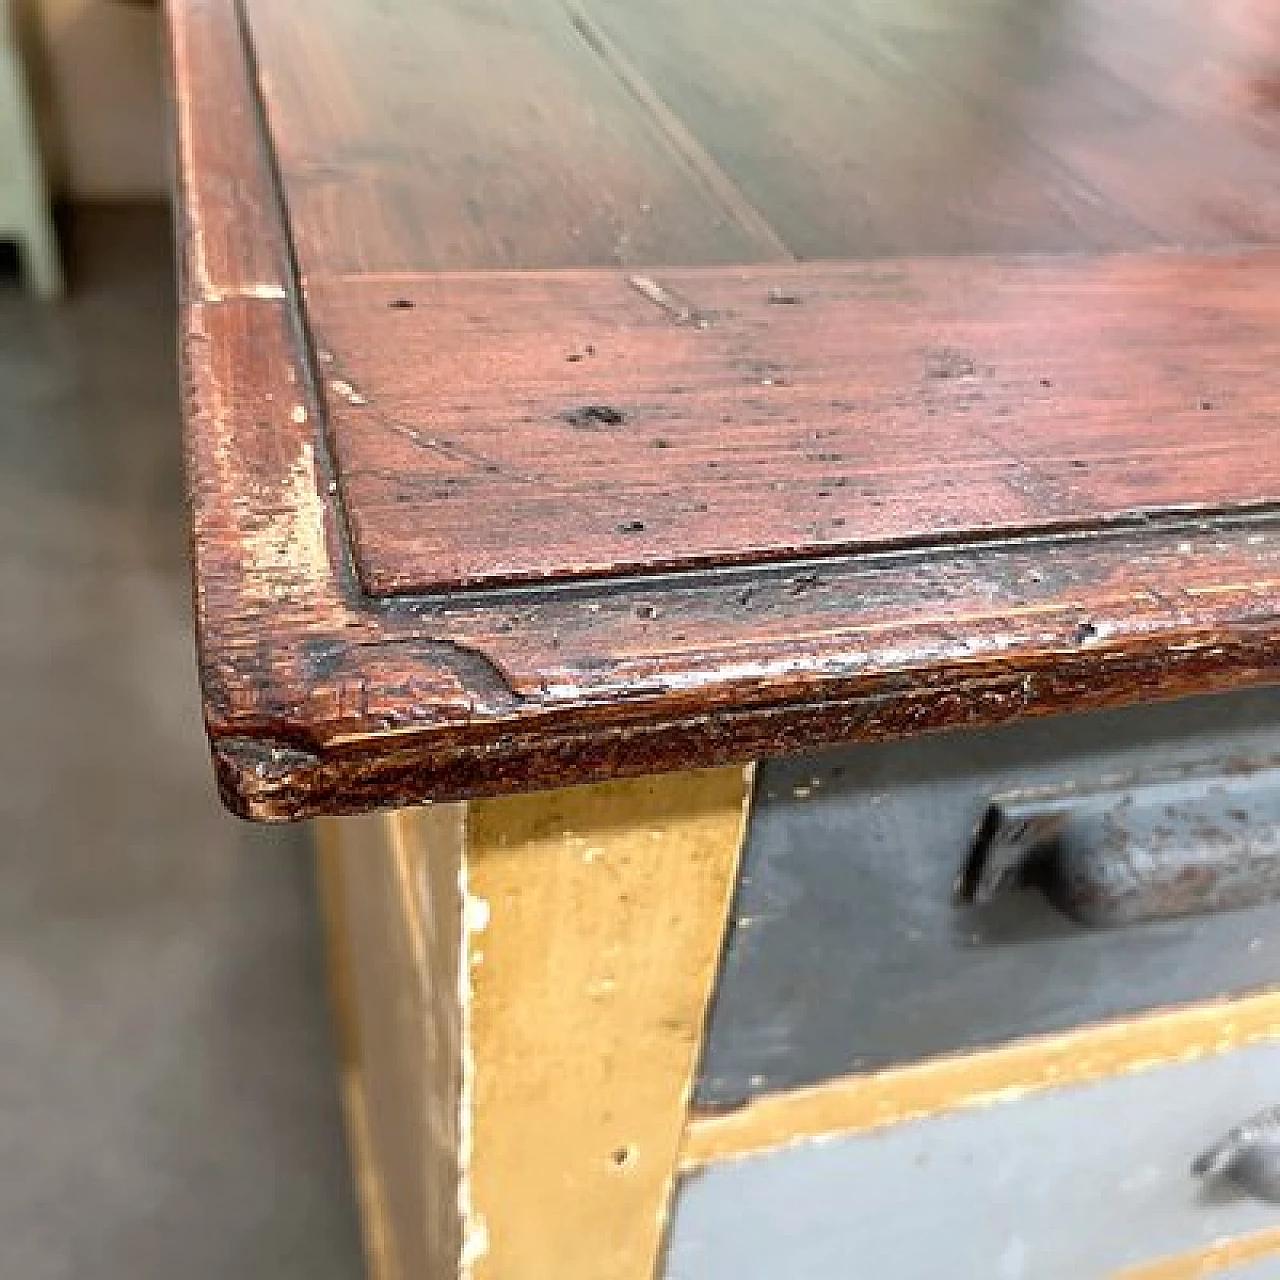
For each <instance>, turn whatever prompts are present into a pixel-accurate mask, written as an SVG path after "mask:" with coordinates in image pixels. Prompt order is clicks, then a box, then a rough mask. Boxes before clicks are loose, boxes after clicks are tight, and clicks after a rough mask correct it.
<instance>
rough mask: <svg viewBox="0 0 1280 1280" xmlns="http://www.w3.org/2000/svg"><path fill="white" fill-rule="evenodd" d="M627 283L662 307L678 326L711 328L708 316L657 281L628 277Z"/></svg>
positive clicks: (646, 277)
mask: <svg viewBox="0 0 1280 1280" xmlns="http://www.w3.org/2000/svg"><path fill="white" fill-rule="evenodd" d="M627 283H628V284H629V285H630V286H631V287H632V288H633V289H634V290H636V292H637V293H640V294H642V295H643V296H644V297H646V298H648V299H649V301H650V302H652V303H653V304H654V305H655V306H659V307H661V308H662V309H663V311H665V312H666V313H667V314H668V315H669V316H670V317H671V318H672V319H673V320H674V321H675V322H676V323H677V324H686V325H689V326H691V327H692V328H694V329H709V328H711V321H710V319H709V318H708V317H707V316H705V315H703V314H702V312H700V311H699V310H698V309H697V308H696V307H694V306H692V305H691V304H690V303H688V302H685V301H684V300H683V299H682V298H679V297H677V295H676V294H674V293H672V292H671V290H670V289H666V288H664V287H663V286H662V285H660V284H659V283H658V282H657V281H656V280H651V279H650V278H649V277H648V276H628V277H627Z"/></svg>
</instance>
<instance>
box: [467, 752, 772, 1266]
mask: <svg viewBox="0 0 1280 1280" xmlns="http://www.w3.org/2000/svg"><path fill="white" fill-rule="evenodd" d="M750 784H751V771H750V770H739V769H723V770H715V771H701V772H689V773H683V774H675V775H671V776H668V777H659V778H648V779H644V780H641V781H638V782H611V783H607V784H604V785H602V786H598V787H575V788H569V789H566V790H562V791H559V792H550V793H542V794H539V795H532V796H511V797H503V798H501V799H498V800H495V801H484V802H476V803H473V804H472V805H470V806H469V818H470V823H469V825H470V832H469V838H468V852H467V868H466V897H465V900H464V901H465V906H464V919H465V923H466V929H467V933H466V944H465V950H466V963H465V965H464V966H463V968H464V972H465V973H466V974H467V975H468V980H467V983H466V988H465V1005H466V1009H467V1015H466V1027H467V1033H468V1034H467V1037H466V1050H465V1052H466V1055H467V1059H468V1061H467V1070H468V1072H469V1074H470V1077H471V1079H470V1083H469V1085H468V1087H467V1089H466V1090H465V1098H466V1101H465V1105H466V1106H467V1107H468V1108H469V1110H470V1113H471V1116H470V1124H469V1133H468V1136H467V1138H466V1140H465V1142H464V1146H465V1147H466V1152H467V1167H466V1200H467V1205H466V1209H467V1212H468V1216H469V1225H470V1231H469V1232H468V1237H467V1239H468V1247H467V1248H465V1249H464V1259H463V1260H464V1267H463V1271H464V1274H465V1275H466V1276H468V1277H473V1278H474V1280H500V1278H501V1277H506V1276H512V1275H516V1274H518V1275H520V1276H521V1277H524V1278H525V1280H651V1278H652V1276H653V1275H654V1273H655V1268H656V1267H657V1265H658V1261H659V1258H660V1254H661V1248H662V1241H663V1236H664V1232H665V1224H666V1216H667V1210H668V1205H669V1202H670V1198H671V1195H672V1193H673V1190H674V1186H675V1180H676V1156H677V1152H678V1149H679V1144H680V1140H681V1135H682V1134H683V1132H684V1128H685V1121H686V1117H687V1112H688V1105H689V1099H690V1097H691V1094H692V1087H693V1080H694V1075H695V1072H696V1066H697V1058H698V1055H699V1052H700V1049H701V1044H702V1037H703V1026H704V1021H705V1017H706V1014H707V1010H708V1007H709V1004H710V1000H711V995H712V991H713V988H714V985H715V981H716V978H717V975H718V971H719V965H720V958H721V955H722V950H723V943H724V934H725V930H726V927H727V923H728V918H729V911H730V906H731V902H732V896H733V892H734V887H735V884H736V880H737V868H738V861H739V856H740V853H741V849H742V845H743V841H744V839H745V834H746V822H747V813H748V808H749V801H750V790H751V785H750Z"/></svg>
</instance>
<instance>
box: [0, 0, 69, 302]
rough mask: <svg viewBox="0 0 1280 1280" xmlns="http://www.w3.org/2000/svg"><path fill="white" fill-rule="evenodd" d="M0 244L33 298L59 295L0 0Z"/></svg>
mask: <svg viewBox="0 0 1280 1280" xmlns="http://www.w3.org/2000/svg"><path fill="white" fill-rule="evenodd" d="M0 240H16V241H17V243H18V252H19V255H20V259H21V265H22V270H23V275H24V278H25V279H26V281H27V283H28V285H29V286H30V288H31V290H32V292H34V293H35V294H36V295H37V296H39V297H42V298H56V297H59V296H60V295H61V293H62V289H63V278H62V265H61V263H60V261H59V258H58V245H57V240H56V238H55V236H54V231H53V221H52V219H51V217H50V214H49V196H48V189H47V187H46V185H45V180H44V171H43V168H42V166H41V163H40V152H39V148H38V146H37V143H36V132H35V121H34V115H33V112H32V110H31V103H30V100H29V96H28V93H27V81H26V77H25V76H24V75H23V70H22V63H21V60H20V59H19V57H18V50H17V42H16V40H15V38H14V30H13V15H12V5H11V3H10V0H0Z"/></svg>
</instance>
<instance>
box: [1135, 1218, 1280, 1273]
mask: <svg viewBox="0 0 1280 1280" xmlns="http://www.w3.org/2000/svg"><path fill="white" fill-rule="evenodd" d="M1277 1256H1280V1227H1268V1228H1266V1229H1265V1230H1262V1231H1253V1232H1250V1233H1249V1234H1248V1235H1243V1236H1234V1237H1232V1238H1231V1239H1229V1240H1215V1241H1214V1242H1213V1243H1212V1244H1210V1245H1207V1246H1205V1247H1204V1248H1203V1249H1196V1250H1195V1251H1193V1252H1191V1253H1182V1254H1178V1255H1176V1256H1171V1257H1167V1258H1156V1259H1155V1260H1153V1261H1151V1262H1141V1263H1139V1264H1138V1265H1137V1266H1133V1267H1125V1268H1124V1269H1123V1270H1120V1271H1116V1272H1114V1273H1113V1274H1112V1277H1111V1280H1196V1277H1198V1276H1209V1275H1216V1274H1218V1273H1220V1272H1223V1271H1227V1270H1230V1269H1231V1268H1233V1267H1238V1266H1242V1265H1244V1264H1245V1263H1250V1262H1262V1261H1264V1260H1265V1259H1267V1258H1274V1257H1277Z"/></svg>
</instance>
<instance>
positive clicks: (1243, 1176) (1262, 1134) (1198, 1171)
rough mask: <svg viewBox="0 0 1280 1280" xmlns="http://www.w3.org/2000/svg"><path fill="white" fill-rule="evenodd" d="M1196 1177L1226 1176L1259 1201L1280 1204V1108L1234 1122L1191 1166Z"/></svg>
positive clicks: (1272, 1108)
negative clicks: (1240, 1122) (1229, 1129)
mask: <svg viewBox="0 0 1280 1280" xmlns="http://www.w3.org/2000/svg"><path fill="white" fill-rule="evenodd" d="M1191 1172H1192V1173H1193V1174H1195V1175H1196V1177H1198V1178H1225V1179H1227V1180H1228V1181H1230V1182H1232V1183H1234V1184H1235V1185H1236V1186H1238V1187H1239V1188H1240V1189H1241V1190H1242V1191H1247V1192H1248V1193H1249V1194H1250V1195H1252V1196H1256V1197H1257V1198H1258V1199H1259V1200H1272V1201H1276V1202H1277V1203H1280V1107H1270V1108H1269V1109H1268V1110H1266V1111H1260V1112H1259V1113H1258V1114H1257V1115H1256V1116H1251V1117H1250V1118H1249V1119H1248V1120H1246V1121H1245V1122H1244V1123H1243V1124H1241V1125H1237V1126H1236V1127H1235V1128H1234V1129H1232V1130H1231V1132H1230V1133H1228V1134H1227V1135H1226V1136H1225V1137H1223V1138H1221V1139H1219V1140H1218V1141H1217V1142H1215V1143H1214V1145H1213V1146H1212V1147H1210V1148H1209V1150H1208V1151H1206V1152H1205V1153H1204V1154H1203V1155H1201V1156H1199V1157H1198V1158H1197V1159H1196V1161H1195V1163H1194V1164H1192V1166H1191Z"/></svg>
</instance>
